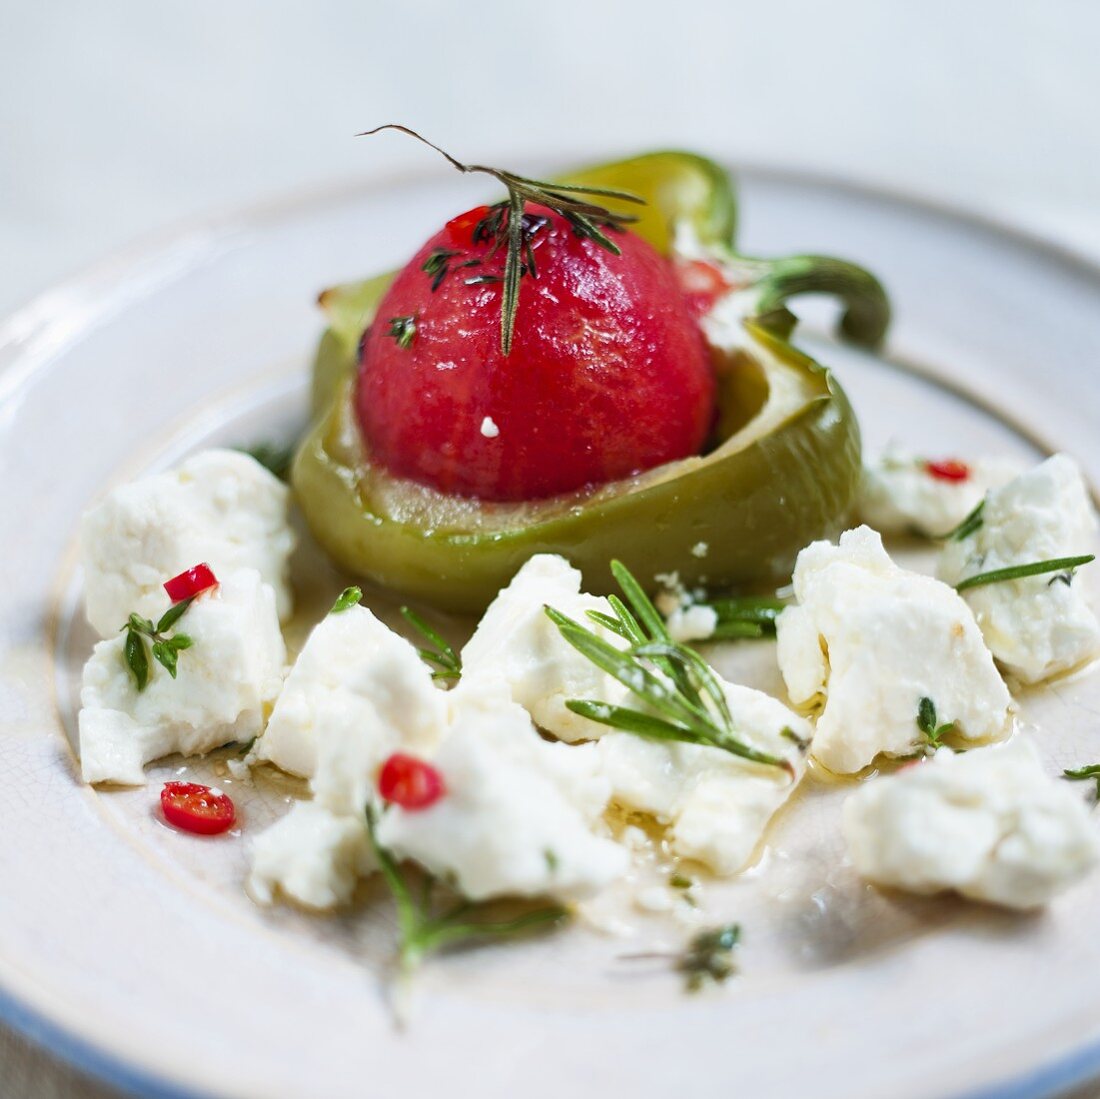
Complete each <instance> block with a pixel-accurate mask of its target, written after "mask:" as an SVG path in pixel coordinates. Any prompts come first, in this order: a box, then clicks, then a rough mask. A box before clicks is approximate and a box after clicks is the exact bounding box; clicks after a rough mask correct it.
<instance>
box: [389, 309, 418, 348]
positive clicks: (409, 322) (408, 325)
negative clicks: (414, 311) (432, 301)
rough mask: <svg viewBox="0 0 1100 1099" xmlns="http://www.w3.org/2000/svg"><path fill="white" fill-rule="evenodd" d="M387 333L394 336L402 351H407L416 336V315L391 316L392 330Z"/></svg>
mask: <svg viewBox="0 0 1100 1099" xmlns="http://www.w3.org/2000/svg"><path fill="white" fill-rule="evenodd" d="M386 335H387V336H392V337H393V338H394V339H395V340H396V341H397V346H398V347H400V348H401V350H402V351H407V350H408V349H409V348H410V347H412V342H413V338H414V337H415V336H416V317H390V330H389V331H388V332H387V333H386Z"/></svg>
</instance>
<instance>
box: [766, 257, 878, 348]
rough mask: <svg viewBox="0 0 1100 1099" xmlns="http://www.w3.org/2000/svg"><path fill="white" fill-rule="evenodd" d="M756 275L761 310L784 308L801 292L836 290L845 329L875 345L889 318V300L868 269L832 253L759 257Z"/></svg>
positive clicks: (846, 334) (852, 336)
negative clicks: (758, 271) (842, 305)
mask: <svg viewBox="0 0 1100 1099" xmlns="http://www.w3.org/2000/svg"><path fill="white" fill-rule="evenodd" d="M756 262H759V263H760V269H761V272H762V273H761V274H760V276H759V278H757V279H756V280H755V281H754V286H755V288H756V289H757V290H758V291H759V294H760V297H759V301H758V305H757V310H758V315H760V316H765V315H766V314H768V313H774V312H778V311H779V310H781V309H782V308H783V307H784V306H785V305H786V303H787V301H788V300H789V299H790V298H793V297H795V296H796V295H798V294H834V295H835V296H836V297H838V298H840V300H841V301H842V302H843V304H844V313H843V315H842V316H841V319H840V325H839V327H840V332H841V334H842V335H843V336H844V337H845V338H846V339H848V340H850V341H851V342H852V343H855V344H859V345H860V346H862V347H868V348H874V347H877V346H878V345H879V344H880V343H882V339H883V337H884V336H885V335H886V329H887V327H888V326H889V324H890V301H889V299H888V298H887V297H886V291H885V290H884V289H883V287H882V283H880V282H879V281H878V279H876V278H875V276H874V275H872V274H871V272H870V271H867V270H865V269H864V268H862V267H859V266H858V265H856V264H854V263H848V262H846V261H845V260H839V259H833V258H832V257H831V256H788V257H786V258H784V259H777V260H760V261H756Z"/></svg>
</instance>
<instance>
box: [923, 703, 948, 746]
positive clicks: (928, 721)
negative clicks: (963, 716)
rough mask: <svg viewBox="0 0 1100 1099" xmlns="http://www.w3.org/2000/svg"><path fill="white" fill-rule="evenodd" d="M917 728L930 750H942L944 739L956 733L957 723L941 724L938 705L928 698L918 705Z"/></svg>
mask: <svg viewBox="0 0 1100 1099" xmlns="http://www.w3.org/2000/svg"><path fill="white" fill-rule="evenodd" d="M917 728H918V729H920V731H921V732H922V733H923V734H924V736H925V739H926V740H927V741H928V746H929V747H930V748H933V749H935V748H942V747H943V738H944V737H945V736H946V735H947V734H948V733H953V732H954V731H955V722H953V721H948V722H945V723H944V724H943V725H940V724H939V720H938V718H937V716H936V704H935V703H934V702H933V701H932V700H931V699H930V698H928V697H927V696H926V697H924V698H922V699H921V700H920V703H919V704H918V705H917Z"/></svg>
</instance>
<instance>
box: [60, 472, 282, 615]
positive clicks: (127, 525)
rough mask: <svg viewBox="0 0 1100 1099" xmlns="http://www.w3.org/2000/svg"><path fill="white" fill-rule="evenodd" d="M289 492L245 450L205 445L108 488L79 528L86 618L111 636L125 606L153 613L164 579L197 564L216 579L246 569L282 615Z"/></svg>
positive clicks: (160, 600) (131, 610)
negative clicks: (168, 466)
mask: <svg viewBox="0 0 1100 1099" xmlns="http://www.w3.org/2000/svg"><path fill="white" fill-rule="evenodd" d="M288 500H289V490H288V489H287V486H286V485H284V484H283V483H282V481H280V480H279V479H278V478H277V477H275V476H273V475H272V474H271V473H269V472H268V471H267V470H266V469H264V467H263V466H262V465H260V463H259V462H257V461H256V460H255V459H254V458H251V457H249V455H247V454H242V453H240V452H238V451H235V450H204V451H202V452H200V453H199V454H195V455H194V456H193V457H191V458H188V459H187V460H186V461H185V462H183V463H182V465H180V466H179V468H178V469H175V470H173V471H172V472H170V473H158V474H155V475H153V476H151V477H144V478H142V479H141V480H140V481H133V482H131V483H130V484H127V485H122V486H120V487H119V488H116V489H114V490H112V491H111V492H110V493H109V494H108V495H107V498H106V499H105V500H103V501H102V502H101V503H100V504H98V505H97V506H96V507H94V508H92V509H91V510H90V511H89V512H88V513H87V514H86V515H85V516H84V519H83V522H82V525H81V532H80V543H81V560H82V564H83V566H84V592H85V600H86V611H87V616H88V621H89V622H90V623H91V624H92V626H93V628H94V629H95V630H96V631H97V632H98V633H99V634H100V636H102V637H113V636H114V635H115V634H117V633H118V631H119V628H120V627H121V626H122V625H123V624H124V623H125V622H126V620H127V618H128V617H129V616H130V614H131V613H136V614H139V615H142V616H143V617H145V618H155V617H156V611H157V608H158V607H163V602H164V589H163V587H162V585H163V584H164V582H165V580H168V579H170V578H171V577H173V576H176V575H178V574H179V573H181V572H183V571H184V570H185V569H189V568H191V566H192V565H197V564H199V563H200V562H205V563H207V564H208V565H210V567H211V568H212V569H213V570H214V575H215V576H217V578H218V579H219V580H222V581H224V580H225V579H226V578H227V577H228V575H229V574H230V573H231V572H233V571H234V570H236V569H241V568H249V569H255V570H257V571H258V572H259V574H260V576H261V577H262V578H263V579H264V580H265V581H266V582H267V583H268V584H270V585H271V586H272V587H273V588H274V589H275V601H276V606H277V608H278V612H279V618H280V620H282V621H285V620H286V619H287V618H289V617H290V612H291V596H290V587H289V585H288V559H289V556H290V551H291V550H292V549H293V548H294V534H293V532H292V531H291V529H290V527H289V526H288V525H287V502H288Z"/></svg>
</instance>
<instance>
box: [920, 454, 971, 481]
mask: <svg viewBox="0 0 1100 1099" xmlns="http://www.w3.org/2000/svg"><path fill="white" fill-rule="evenodd" d="M924 469H925V472H926V473H928V475H929V476H931V477H935V478H936V480H937V481H966V480H969V478H970V467H969V466H968V465H967V464H966V463H965V462H960V461H959V460H958V459H957V458H945V459H943V461H940V462H925V463H924Z"/></svg>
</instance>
